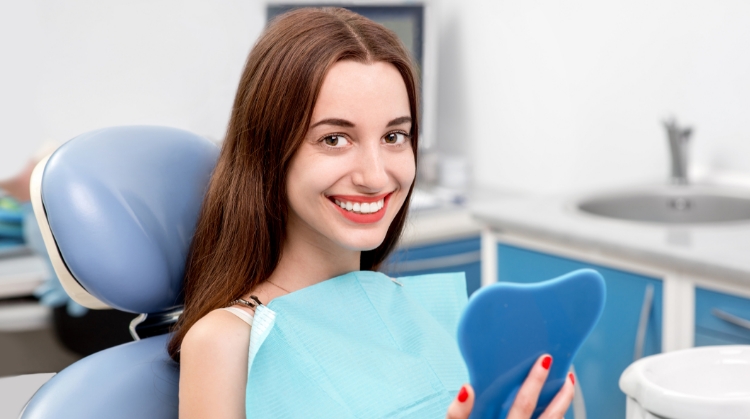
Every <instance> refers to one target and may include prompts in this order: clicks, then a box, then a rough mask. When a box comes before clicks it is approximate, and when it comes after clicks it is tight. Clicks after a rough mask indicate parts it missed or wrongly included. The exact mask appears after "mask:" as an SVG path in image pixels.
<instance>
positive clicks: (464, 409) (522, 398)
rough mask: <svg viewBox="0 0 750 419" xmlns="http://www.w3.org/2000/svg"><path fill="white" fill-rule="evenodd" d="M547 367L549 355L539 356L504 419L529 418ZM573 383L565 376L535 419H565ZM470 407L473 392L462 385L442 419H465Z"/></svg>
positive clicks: (571, 378) (571, 397)
mask: <svg viewBox="0 0 750 419" xmlns="http://www.w3.org/2000/svg"><path fill="white" fill-rule="evenodd" d="M550 365H552V357H551V356H549V355H542V356H541V357H539V359H537V360H536V363H534V366H533V367H532V368H531V371H529V375H528V377H526V381H524V382H523V385H522V386H521V388H520V389H519V390H518V394H517V395H516V399H515V400H514V401H513V406H511V408H510V411H509V412H508V416H507V419H529V418H530V417H531V414H532V413H533V412H534V409H535V408H536V402H537V399H539V393H540V392H541V391H542V387H543V386H544V382H545V381H546V380H547V375H548V374H549V367H550ZM574 380H575V378H574V377H573V374H568V379H567V380H565V384H563V386H562V388H561V389H560V391H559V392H558V393H557V395H555V398H554V399H552V401H551V402H550V404H549V406H547V409H545V410H544V413H542V415H541V416H539V419H561V418H562V417H563V416H565V412H567V411H568V406H570V402H571V401H572V400H573V394H574V387H575V386H574V384H575V381H574ZM473 406H474V389H473V388H471V386H470V385H469V384H464V386H463V387H461V391H459V392H458V396H457V397H456V399H455V400H453V403H451V405H450V406H449V407H448V414H447V415H446V419H467V418H468V417H469V414H470V413H471V409H472V407H473Z"/></svg>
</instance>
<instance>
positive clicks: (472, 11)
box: [438, 0, 750, 193]
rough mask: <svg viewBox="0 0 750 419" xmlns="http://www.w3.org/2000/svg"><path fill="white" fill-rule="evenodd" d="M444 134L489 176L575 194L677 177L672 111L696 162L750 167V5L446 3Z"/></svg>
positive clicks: (448, 147) (729, 170)
mask: <svg viewBox="0 0 750 419" xmlns="http://www.w3.org/2000/svg"><path fill="white" fill-rule="evenodd" d="M440 6H441V13H440V15H441V21H442V22H441V25H442V26H443V28H444V32H443V35H442V36H443V38H442V44H441V67H440V71H441V74H440V106H439V109H440V110H439V120H440V121H441V126H440V127H439V130H438V133H439V139H438V141H439V143H440V146H441V148H442V149H443V150H445V151H447V152H450V153H456V152H463V153H465V154H466V155H467V156H469V157H470V158H471V159H472V161H473V163H474V173H473V177H474V181H475V183H476V184H478V185H480V186H485V187H490V188H500V189H505V190H516V191H522V192H533V193H566V192H571V191H584V190H589V189H595V188H601V187H608V186H610V185H629V184H634V183H643V182H661V181H663V180H664V179H666V177H667V174H668V170H669V166H668V158H669V157H668V154H667V142H666V137H665V134H664V130H663V129H662V127H661V125H660V121H661V120H662V119H664V118H666V117H668V116H669V115H675V116H677V117H678V119H679V120H680V121H684V122H685V123H686V124H688V125H692V126H694V127H695V134H694V136H693V147H692V150H691V151H692V155H693V161H694V163H695V165H694V170H695V172H696V174H701V173H702V174H714V175H723V176H724V177H725V178H728V177H734V178H737V179H739V180H742V181H745V182H746V181H747V178H748V177H750V125H749V124H747V123H746V122H745V120H746V116H747V115H750V77H749V76H748V75H750V54H747V51H749V50H750V3H747V2H744V1H741V0H736V1H733V0H718V1H713V2H706V1H702V0H690V1H678V0H659V1H643V0H636V1H632V0H629V1H607V2H600V1H595V0H571V1H567V2H558V1H552V0H546V1H543V0H542V1H540V0H536V1H528V0H505V1H461V2H453V1H448V0H446V1H442V2H441V3H440Z"/></svg>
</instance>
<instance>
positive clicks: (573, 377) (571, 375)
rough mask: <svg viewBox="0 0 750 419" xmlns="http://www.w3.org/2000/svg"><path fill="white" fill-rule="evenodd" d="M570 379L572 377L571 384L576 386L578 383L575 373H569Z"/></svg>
mask: <svg viewBox="0 0 750 419" xmlns="http://www.w3.org/2000/svg"><path fill="white" fill-rule="evenodd" d="M568 377H570V382H571V383H573V384H574V385H575V383H576V377H575V376H574V375H573V373H572V372H571V373H568Z"/></svg>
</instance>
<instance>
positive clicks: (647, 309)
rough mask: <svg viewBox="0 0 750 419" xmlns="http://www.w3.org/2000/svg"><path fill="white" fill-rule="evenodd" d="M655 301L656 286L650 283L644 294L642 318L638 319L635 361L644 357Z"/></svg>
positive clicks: (634, 352) (634, 351)
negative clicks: (649, 321)
mask: <svg viewBox="0 0 750 419" xmlns="http://www.w3.org/2000/svg"><path fill="white" fill-rule="evenodd" d="M653 301H654V286H653V285H652V284H648V286H647V287H646V293H645V294H644V295H643V305H642V306H641V318H640V320H639V321H638V330H637V331H636V332H635V349H634V350H633V361H637V360H639V359H641V358H643V351H644V349H645V346H646V331H647V330H648V318H649V317H651V306H653Z"/></svg>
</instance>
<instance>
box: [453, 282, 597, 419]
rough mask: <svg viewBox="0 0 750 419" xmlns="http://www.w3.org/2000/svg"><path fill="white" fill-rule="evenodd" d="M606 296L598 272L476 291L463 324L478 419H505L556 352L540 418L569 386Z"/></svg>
mask: <svg viewBox="0 0 750 419" xmlns="http://www.w3.org/2000/svg"><path fill="white" fill-rule="evenodd" d="M605 295H606V291H605V285H604V279H603V278H602V276H601V275H600V274H599V273H598V272H597V271H594V270H592V269H581V270H578V271H574V272H571V273H569V274H566V275H563V276H561V277H558V278H555V279H550V280H548V281H544V282H538V283H533V284H515V283H507V282H502V283H496V284H492V285H489V286H486V287H483V288H481V289H480V290H479V291H477V292H475V293H474V294H473V295H472V297H471V299H470V300H469V303H468V305H467V307H466V309H465V310H464V313H463V315H462V317H461V320H460V321H459V324H458V346H459V348H460V349H461V354H462V355H463V357H464V361H466V366H467V367H468V369H469V377H470V380H471V385H472V386H473V387H474V392H475V394H476V399H475V401H474V408H473V410H472V413H471V419H497V418H505V416H506V415H507V414H508V410H509V409H510V407H511V405H512V404H513V401H514V400H515V397H516V393H517V392H518V389H519V388H520V387H521V384H523V382H524V380H525V379H526V376H527V375H528V373H529V371H530V370H531V367H532V366H533V365H534V362H535V361H536V360H537V358H539V357H540V356H541V355H542V354H544V353H548V354H550V355H552V367H551V368H550V372H549V376H548V377H547V381H546V382H545V384H544V387H543V388H542V392H541V394H540V395H539V400H538V402H537V408H536V410H535V411H534V415H533V416H532V417H533V418H536V417H538V416H539V415H540V414H541V413H542V412H543V411H544V409H545V408H546V407H547V405H548V404H549V403H550V402H551V401H552V399H553V398H554V397H555V395H556V394H557V392H558V391H559V390H560V388H561V387H562V385H563V384H565V380H566V379H567V376H568V370H569V369H570V365H571V362H572V361H573V357H574V356H575V355H576V353H577V352H578V349H579V348H580V347H581V344H583V342H584V340H586V337H588V335H589V333H591V330H592V329H593V328H594V326H595V325H596V322H597V321H598V320H599V317H600V316H601V314H602V310H603V309H604V300H605Z"/></svg>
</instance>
